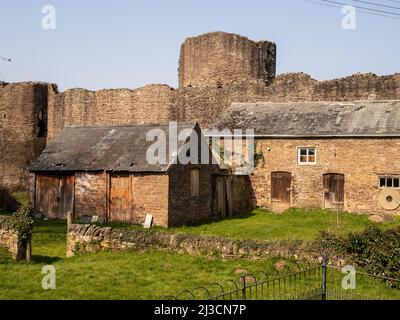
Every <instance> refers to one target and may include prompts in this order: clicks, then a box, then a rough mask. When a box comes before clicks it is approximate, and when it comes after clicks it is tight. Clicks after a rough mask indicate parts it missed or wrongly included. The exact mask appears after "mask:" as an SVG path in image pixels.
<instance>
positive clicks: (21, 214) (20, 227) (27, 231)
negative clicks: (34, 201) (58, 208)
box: [13, 204, 34, 244]
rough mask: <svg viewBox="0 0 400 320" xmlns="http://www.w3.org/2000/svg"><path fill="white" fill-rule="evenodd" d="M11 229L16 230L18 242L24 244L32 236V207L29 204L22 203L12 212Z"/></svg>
mask: <svg viewBox="0 0 400 320" xmlns="http://www.w3.org/2000/svg"><path fill="white" fill-rule="evenodd" d="M13 217H14V222H13V229H14V230H15V231H17V233H18V238H19V242H20V243H22V244H26V243H28V242H29V241H30V239H31V237H32V230H33V223H34V220H33V209H32V207H31V206H30V205H29V204H24V205H22V206H21V207H20V208H19V209H18V210H17V211H16V212H15V213H14V214H13Z"/></svg>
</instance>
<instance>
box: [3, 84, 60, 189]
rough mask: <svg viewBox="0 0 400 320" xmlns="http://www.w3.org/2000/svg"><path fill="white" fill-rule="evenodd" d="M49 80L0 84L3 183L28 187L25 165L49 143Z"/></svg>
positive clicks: (51, 87) (16, 187)
mask: <svg viewBox="0 0 400 320" xmlns="http://www.w3.org/2000/svg"><path fill="white" fill-rule="evenodd" d="M49 89H51V90H53V86H52V85H49V84H45V83H30V82H26V83H14V84H4V83H3V84H2V85H1V86H0V186H1V187H5V188H9V189H27V188H28V175H27V172H26V170H25V167H26V166H28V165H29V163H30V161H31V160H33V159H34V158H35V157H37V156H38V155H39V154H40V152H41V151H42V150H43V149H44V147H45V144H46V128H47V94H48V90H49Z"/></svg>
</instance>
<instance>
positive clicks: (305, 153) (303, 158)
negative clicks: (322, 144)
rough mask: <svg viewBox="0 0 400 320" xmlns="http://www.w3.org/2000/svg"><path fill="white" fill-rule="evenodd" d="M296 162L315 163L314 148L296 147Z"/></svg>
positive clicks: (315, 154)
mask: <svg viewBox="0 0 400 320" xmlns="http://www.w3.org/2000/svg"><path fill="white" fill-rule="evenodd" d="M298 162H299V164H316V162H317V150H316V148H298Z"/></svg>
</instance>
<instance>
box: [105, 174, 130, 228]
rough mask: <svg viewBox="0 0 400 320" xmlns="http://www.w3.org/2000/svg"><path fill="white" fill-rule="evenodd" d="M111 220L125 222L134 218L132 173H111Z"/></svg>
mask: <svg viewBox="0 0 400 320" xmlns="http://www.w3.org/2000/svg"><path fill="white" fill-rule="evenodd" d="M110 220H111V221H123V222H129V221H132V220H133V212H132V179H131V176H130V175H122V174H118V175H116V174H115V175H111V178H110Z"/></svg>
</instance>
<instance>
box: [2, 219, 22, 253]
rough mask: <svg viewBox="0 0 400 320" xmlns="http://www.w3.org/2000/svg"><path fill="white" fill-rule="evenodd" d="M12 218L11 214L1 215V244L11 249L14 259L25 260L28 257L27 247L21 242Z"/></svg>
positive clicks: (8, 249)
mask: <svg viewBox="0 0 400 320" xmlns="http://www.w3.org/2000/svg"><path fill="white" fill-rule="evenodd" d="M12 220H13V217H11V216H0V246H1V247H3V248H5V249H6V250H7V251H9V252H10V254H11V257H12V258H13V259H15V260H23V259H25V258H26V253H27V251H26V250H27V248H26V247H24V246H23V245H21V244H20V243H19V241H18V239H19V238H18V233H17V232H16V231H15V230H14V229H13V227H12V222H13V221H12Z"/></svg>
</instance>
